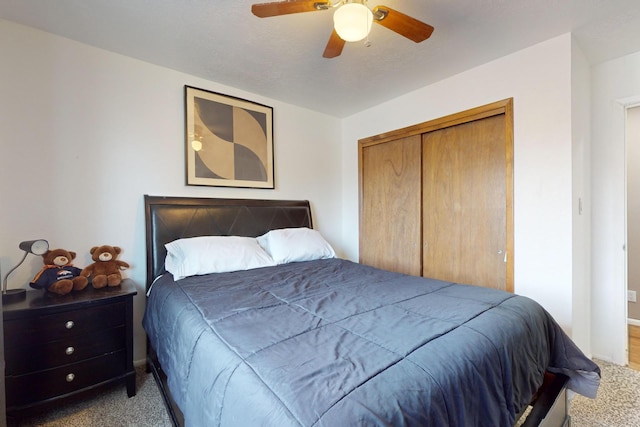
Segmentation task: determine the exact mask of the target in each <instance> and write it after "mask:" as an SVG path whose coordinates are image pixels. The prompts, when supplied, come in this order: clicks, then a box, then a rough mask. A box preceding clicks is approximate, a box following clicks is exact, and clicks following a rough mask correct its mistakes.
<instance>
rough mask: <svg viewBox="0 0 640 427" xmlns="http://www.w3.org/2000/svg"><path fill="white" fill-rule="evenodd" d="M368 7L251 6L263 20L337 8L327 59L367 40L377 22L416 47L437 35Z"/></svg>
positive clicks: (353, 1)
mask: <svg viewBox="0 0 640 427" xmlns="http://www.w3.org/2000/svg"><path fill="white" fill-rule="evenodd" d="M366 3H367V0H335V1H333V2H332V1H322V0H320V1H318V0H288V1H279V2H272V3H259V4H254V5H252V6H251V12H252V13H253V14H254V15H256V16H257V17H259V18H268V17H271V16H279V15H289V14H292V13H301V12H315V11H319V10H329V9H333V8H335V9H336V11H335V12H334V15H333V22H334V28H333V32H332V33H331V36H330V37H329V42H328V43H327V46H326V48H325V50H324V53H323V54H322V56H323V57H325V58H335V57H337V56H339V55H340V54H341V53H342V49H343V48H344V45H345V43H346V42H348V41H349V42H353V41H360V40H362V39H364V38H365V37H367V35H368V34H369V31H370V30H371V24H372V23H373V22H376V23H378V24H380V25H382V26H383V27H386V28H388V29H390V30H391V31H394V32H395V33H398V34H400V35H401V36H404V37H406V38H408V39H409V40H413V41H414V42H416V43H420V42H422V41H424V40H426V39H428V38H429V37H430V36H431V33H433V27H432V26H431V25H429V24H425V23H424V22H422V21H418V20H417V19H415V18H412V17H410V16H408V15H405V14H404V13H401V12H398V11H396V10H393V9H391V8H390V7H388V6H376V7H374V8H373V9H369V8H368V7H367V6H366Z"/></svg>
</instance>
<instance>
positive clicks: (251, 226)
mask: <svg viewBox="0 0 640 427" xmlns="http://www.w3.org/2000/svg"><path fill="white" fill-rule="evenodd" d="M144 207H145V223H146V233H147V239H146V240H147V288H149V286H151V283H152V282H153V280H154V279H155V278H156V277H158V276H159V275H160V274H162V273H164V272H165V269H164V260H165V257H166V255H167V251H166V249H165V247H164V245H165V244H166V243H169V242H171V241H173V240H176V239H180V238H184V237H196V236H249V237H257V236H260V235H262V234H264V233H266V232H267V231H269V230H275V229H279V228H289V227H309V228H313V223H312V221H311V208H310V206H309V201H307V200H253V199H208V198H193V197H161V196H148V195H145V196H144Z"/></svg>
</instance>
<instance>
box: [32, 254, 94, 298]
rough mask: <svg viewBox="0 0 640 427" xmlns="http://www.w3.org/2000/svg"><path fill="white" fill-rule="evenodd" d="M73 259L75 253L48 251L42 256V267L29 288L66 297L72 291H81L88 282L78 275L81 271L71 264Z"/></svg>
mask: <svg viewBox="0 0 640 427" xmlns="http://www.w3.org/2000/svg"><path fill="white" fill-rule="evenodd" d="M75 257H76V253H75V252H72V251H67V250H65V249H52V250H48V251H47V252H46V253H45V254H44V255H42V261H43V262H44V267H43V268H42V270H40V272H39V273H38V274H37V275H36V277H34V279H33V280H32V281H31V283H29V286H31V287H32V288H34V289H45V290H47V291H49V292H52V293H54V294H58V295H66V294H68V293H69V292H71V291H72V290H73V291H81V290H83V289H84V288H86V287H87V283H89V281H88V280H87V278H86V277H82V276H81V275H80V273H81V272H82V270H80V269H79V268H78V267H74V266H73V265H72V264H71V261H73V260H74V259H75Z"/></svg>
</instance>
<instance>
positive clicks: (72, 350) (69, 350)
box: [64, 347, 76, 356]
mask: <svg viewBox="0 0 640 427" xmlns="http://www.w3.org/2000/svg"><path fill="white" fill-rule="evenodd" d="M74 351H76V349H75V348H73V347H67V348H66V349H65V350H64V353H65V354H66V355H67V356H71V355H72V354H73V352H74Z"/></svg>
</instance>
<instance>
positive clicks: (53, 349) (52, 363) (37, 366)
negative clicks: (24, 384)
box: [5, 325, 126, 376]
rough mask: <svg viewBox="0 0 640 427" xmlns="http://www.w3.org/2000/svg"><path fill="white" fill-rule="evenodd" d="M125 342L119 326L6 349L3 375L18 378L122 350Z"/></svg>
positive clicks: (10, 346)
mask: <svg viewBox="0 0 640 427" xmlns="http://www.w3.org/2000/svg"><path fill="white" fill-rule="evenodd" d="M125 339H126V329H125V327H124V325H123V326H120V327H117V328H115V329H107V330H104V331H98V332H95V333H91V334H85V335H76V336H72V337H69V338H66V339H64V340H57V341H51V342H48V343H42V344H39V345H29V346H17V345H8V346H7V348H6V349H5V363H6V365H5V369H6V375H13V376H15V375H22V374H25V373H28V372H36V371H40V370H43V369H48V368H54V367H57V366H61V365H68V364H70V363H75V362H78V361H80V360H84V359H90V358H92V357H96V356H101V355H103V354H106V353H112V352H114V351H118V350H123V349H124V348H125V347H126V341H125Z"/></svg>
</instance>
